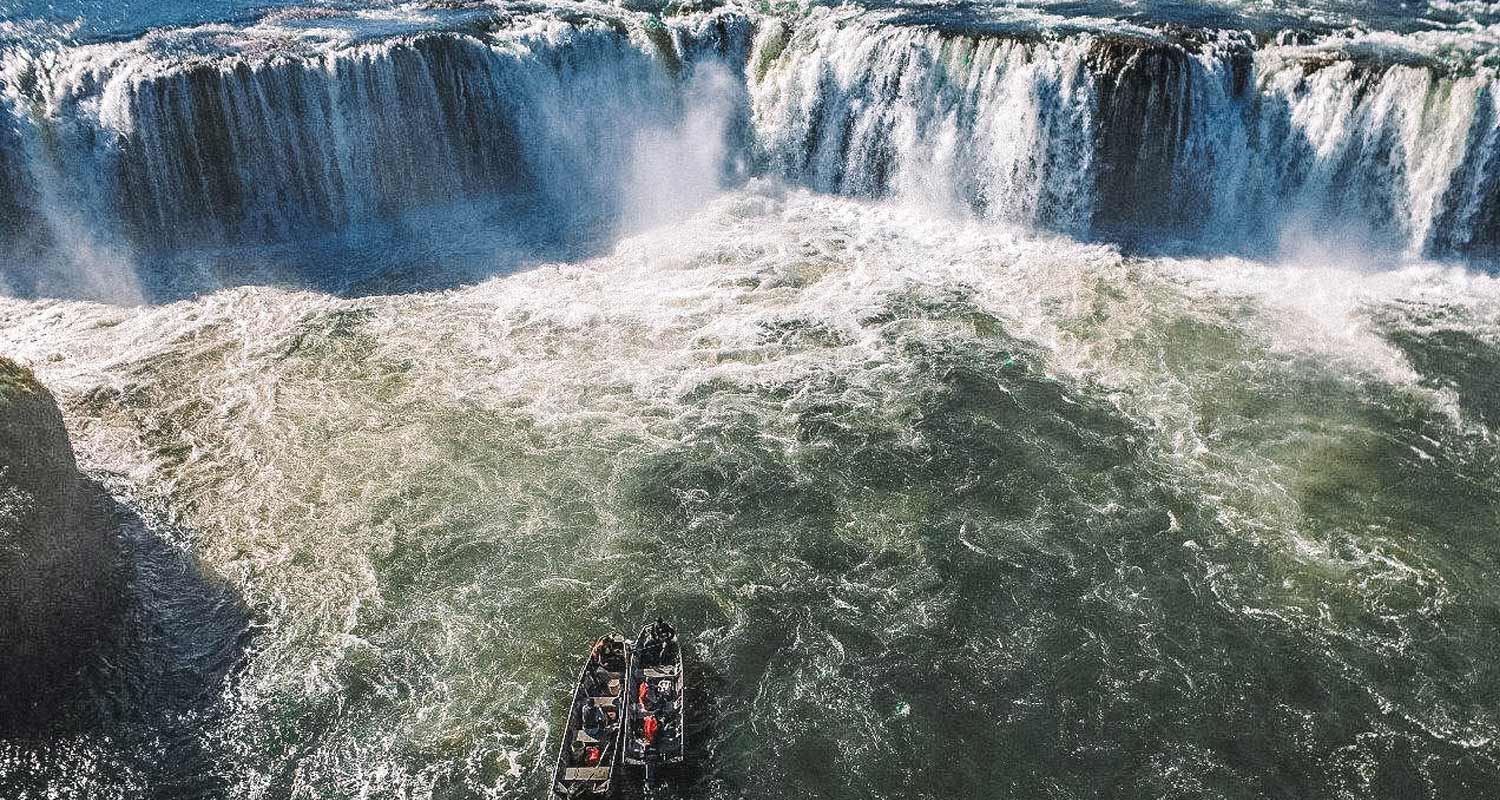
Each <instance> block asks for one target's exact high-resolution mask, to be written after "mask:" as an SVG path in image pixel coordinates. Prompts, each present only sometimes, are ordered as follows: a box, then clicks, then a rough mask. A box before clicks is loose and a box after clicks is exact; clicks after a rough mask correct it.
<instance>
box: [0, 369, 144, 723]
mask: <svg viewBox="0 0 1500 800" xmlns="http://www.w3.org/2000/svg"><path fill="white" fill-rule="evenodd" d="M112 508H113V503H112V502H111V501H110V499H109V498H108V496H107V495H106V494H105V493H104V492H102V491H101V490H100V489H99V488H98V487H97V486H96V485H95V484H94V483H92V482H91V481H88V480H86V479H85V478H84V477H83V476H82V475H81V474H80V473H79V471H78V464H77V462H76V460H75V459H74V456H73V448H72V445H71V444H70V443H69V441H68V433H67V429H66V428H65V427H64V425H63V418H62V414H61V412H60V411H59V410H58V407H57V402H56V401H55V400H54V399H53V397H52V394H51V392H49V391H47V389H46V387H44V386H42V385H41V384H40V383H39V382H38V381H37V380H36V378H35V376H34V375H32V374H31V372H30V371H29V370H27V369H25V368H24V367H21V366H19V365H17V364H16V363H14V362H12V361H9V360H6V359H3V358H0V734H3V733H6V732H8V730H15V729H24V728H28V727H34V726H39V725H45V724H47V723H48V722H50V721H51V719H52V718H53V717H54V716H55V713H56V712H57V711H58V709H59V707H60V706H61V705H62V704H63V703H64V702H65V700H66V698H67V697H68V696H69V695H70V694H72V693H73V692H74V690H75V689H76V687H77V683H78V680H79V677H78V676H79V673H80V671H81V670H82V669H83V668H84V667H85V665H86V663H87V661H88V657H89V655H90V653H91V652H92V651H93V649H94V647H95V645H96V644H97V643H98V642H99V641H100V639H101V638H102V637H103V636H104V635H105V634H106V632H107V631H108V629H109V627H110V622H111V620H112V619H113V617H114V616H115V615H116V613H117V611H118V607H119V598H120V596H121V588H122V584H123V574H124V570H123V568H122V566H121V555H120V547H119V543H118V540H117V538H116V535H115V530H116V526H115V524H114V516H113V512H112Z"/></svg>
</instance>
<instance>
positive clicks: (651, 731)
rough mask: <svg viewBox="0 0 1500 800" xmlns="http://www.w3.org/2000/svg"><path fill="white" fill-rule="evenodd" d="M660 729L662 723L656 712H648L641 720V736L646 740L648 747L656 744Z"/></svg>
mask: <svg viewBox="0 0 1500 800" xmlns="http://www.w3.org/2000/svg"><path fill="white" fill-rule="evenodd" d="M660 729H661V723H660V722H658V721H657V719H656V715H655V714H648V715H646V717H645V718H643V719H642V720H641V738H642V739H644V740H645V741H646V747H647V748H650V747H651V746H652V745H653V744H656V735H657V732H658V731H659V730H660Z"/></svg>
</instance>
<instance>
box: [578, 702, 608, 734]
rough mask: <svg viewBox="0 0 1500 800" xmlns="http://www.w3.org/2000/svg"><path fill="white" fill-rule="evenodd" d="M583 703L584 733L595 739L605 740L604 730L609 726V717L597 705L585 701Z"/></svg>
mask: <svg viewBox="0 0 1500 800" xmlns="http://www.w3.org/2000/svg"><path fill="white" fill-rule="evenodd" d="M583 702H584V704H585V707H584V709H583V716H582V719H583V730H584V733H587V734H588V735H590V736H592V737H594V738H595V739H603V738H605V736H604V734H605V728H607V727H608V726H609V715H608V714H606V713H605V711H604V709H603V708H602V707H600V706H599V704H597V703H595V702H593V701H591V700H587V699H585V700H584V701H583Z"/></svg>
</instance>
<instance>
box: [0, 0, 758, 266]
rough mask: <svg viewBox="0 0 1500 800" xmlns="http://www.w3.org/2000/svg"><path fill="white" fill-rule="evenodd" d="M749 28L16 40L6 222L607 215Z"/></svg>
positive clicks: (161, 227)
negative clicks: (184, 52) (175, 46)
mask: <svg viewBox="0 0 1500 800" xmlns="http://www.w3.org/2000/svg"><path fill="white" fill-rule="evenodd" d="M739 39H742V40H743V43H737V40H739ZM748 41H749V33H748V26H747V25H746V24H744V20H743V18H740V17H736V16H734V15H732V14H720V15H709V16H704V17H700V18H696V19H694V20H690V21H685V22H682V23H680V24H677V25H675V26H673V27H671V28H670V29H669V28H668V27H666V26H663V25H660V24H658V25H656V26H647V25H639V24H636V25H626V24H624V23H623V22H621V21H620V20H616V19H609V18H603V17H580V18H575V19H571V20H566V21H565V20H562V19H558V18H551V17H544V18H540V19H536V20H531V21H529V24H526V23H523V24H518V25H516V26H515V27H513V28H511V29H507V30H505V31H502V32H498V33H474V32H469V31H441V30H439V31H434V32H424V33H418V34H413V35H405V36H399V37H395V38H391V39H384V40H377V41H373V42H360V43H354V44H349V45H345V46H340V47H336V48H331V49H327V50H324V51H313V52H307V48H292V49H290V50H289V51H286V52H282V51H276V50H272V51H271V52H270V53H269V54H268V55H258V54H246V53H231V54H227V55H220V56H210V57H200V58H191V59H181V60H173V61H171V62H168V61H166V60H165V59H161V58H159V57H158V55H157V54H156V53H155V52H154V51H153V50H152V48H151V46H150V45H149V44H143V43H126V44H124V45H121V44H114V43H109V44H98V45H89V46H84V47H78V48H74V49H71V50H62V51H49V52H45V53H42V54H40V55H31V54H21V53H10V54H8V55H7V61H6V64H5V69H4V72H3V73H0V74H3V78H0V86H3V89H4V97H5V100H6V104H5V105H6V107H7V110H8V112H9V116H10V118H11V120H12V122H13V124H11V125H7V126H6V133H7V134H8V137H9V138H7V139H0V186H4V187H5V188H6V189H7V191H6V192H5V195H6V201H7V203H6V205H3V206H0V221H3V223H4V224H5V226H6V228H7V229H8V230H9V231H11V232H12V235H13V236H14V235H15V231H17V230H20V229H26V228H33V227H35V223H36V222H37V221H38V219H41V220H46V221H49V222H55V221H56V220H57V219H58V218H59V217H62V216H71V217H87V218H89V219H93V220H95V221H96V224H97V225H98V226H99V228H100V229H101V230H103V231H106V232H107V234H106V235H109V236H112V237H116V238H118V239H120V240H121V241H124V242H127V243H129V244H130V245H131V246H132V247H134V248H136V249H142V250H156V249H175V248H182V247H188V246H192V245H200V244H205V243H210V244H221V243H233V242H265V241H286V240H289V239H293V238H296V237H298V236H303V235H308V234H309V233H313V232H317V231H324V230H330V229H337V228H341V227H344V226H348V225H351V224H361V223H364V222H366V221H368V220H372V219H380V218H384V217H389V216H392V215H395V214H399V213H401V212H403V211H406V210H409V209H413V208H420V207H423V206H426V205H430V204H433V203H438V202H449V201H452V200H455V199H459V198H478V197H484V196H495V195H514V194H524V195H526V196H528V197H530V198H533V199H534V200H535V201H536V202H539V203H541V204H543V205H547V206H550V207H552V208H555V209H557V210H558V212H559V213H562V214H569V213H574V212H579V213H584V212H588V213H607V212H608V211H609V210H610V208H609V207H610V206H611V205H612V204H615V203H618V202H619V201H620V200H621V198H622V196H623V194H624V193H625V191H626V188H627V187H622V186H621V185H620V183H621V181H620V177H619V176H620V175H621V174H622V173H626V172H628V171H629V170H630V168H631V160H632V158H633V157H634V154H635V153H636V152H638V150H639V146H640V143H639V142H638V141H637V139H638V138H639V137H641V136H646V135H649V136H653V137H658V138H660V137H661V133H662V131H664V130H671V129H672V128H673V126H675V125H676V124H677V123H678V122H679V121H680V120H681V119H682V118H683V116H684V114H685V113H686V112H687V110H688V109H690V108H692V107H694V106H695V105H698V104H701V103H704V102H707V101H708V99H705V98H703V97H701V96H699V93H698V92H697V88H698V87H700V86H701V84H702V83H703V81H701V80H694V77H695V75H697V73H699V72H701V71H702V70H700V69H699V68H700V67H705V65H707V64H708V63H709V62H713V63H714V64H719V63H721V62H722V63H724V64H727V66H726V67H724V68H725V69H727V70H729V71H731V72H738V71H739V70H740V69H742V67H741V66H740V65H737V64H734V63H733V59H734V58H736V57H738V58H741V59H742V58H743V57H744V53H745V52H746V51H747V49H748ZM697 77H701V75H697ZM710 99H711V98H710ZM669 139H670V137H667V138H665V139H662V140H661V141H660V142H659V143H660V144H661V145H662V146H670V145H671V144H672V142H671V141H670V140H669ZM44 200H45V201H44ZM585 206H586V207H587V208H584V207H585Z"/></svg>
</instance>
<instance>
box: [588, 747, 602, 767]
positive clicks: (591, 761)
mask: <svg viewBox="0 0 1500 800" xmlns="http://www.w3.org/2000/svg"><path fill="white" fill-rule="evenodd" d="M603 757H604V751H602V750H600V749H599V746H598V745H590V746H589V748H588V749H587V750H584V751H583V763H584V764H585V765H586V766H590V767H593V766H597V765H598V764H599V759H601V758H603Z"/></svg>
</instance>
